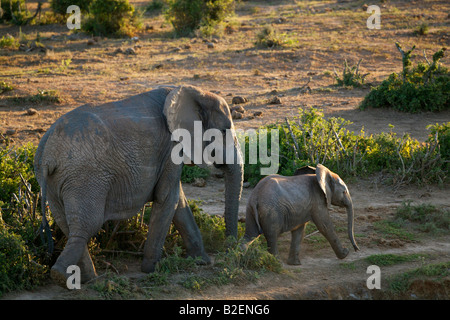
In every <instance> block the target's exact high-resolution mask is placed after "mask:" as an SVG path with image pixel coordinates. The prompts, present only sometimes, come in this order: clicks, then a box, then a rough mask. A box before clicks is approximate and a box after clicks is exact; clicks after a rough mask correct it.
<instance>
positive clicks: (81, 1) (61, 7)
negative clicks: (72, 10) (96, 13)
mask: <svg viewBox="0 0 450 320" xmlns="http://www.w3.org/2000/svg"><path fill="white" fill-rule="evenodd" d="M92 1H93V0H51V2H50V8H51V9H52V11H53V13H56V14H60V15H63V16H65V15H66V14H67V8H68V7H69V6H71V5H76V6H78V7H79V8H80V11H81V12H84V13H87V12H89V6H90V5H91V3H92Z"/></svg>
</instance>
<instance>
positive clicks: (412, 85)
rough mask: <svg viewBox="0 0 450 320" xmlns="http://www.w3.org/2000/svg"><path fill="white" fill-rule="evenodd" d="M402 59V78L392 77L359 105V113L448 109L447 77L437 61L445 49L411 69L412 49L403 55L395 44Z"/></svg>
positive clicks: (449, 87) (449, 83)
mask: <svg viewBox="0 0 450 320" xmlns="http://www.w3.org/2000/svg"><path fill="white" fill-rule="evenodd" d="M396 45H397V48H398V49H399V51H400V53H401V55H402V63H403V71H402V74H397V73H392V74H391V75H390V76H389V77H388V78H387V79H386V80H384V81H383V82H382V83H381V84H380V85H379V86H378V87H375V88H372V91H371V92H370V93H369V94H368V95H367V96H366V97H365V98H364V100H363V101H362V102H361V105H360V108H361V109H362V110H364V109H366V108H369V107H372V108H394V109H397V110H399V111H405V112H411V113H417V112H421V111H441V110H446V109H449V108H450V73H449V71H448V69H447V68H446V67H443V66H441V65H440V63H439V61H440V59H442V58H443V57H444V53H445V50H446V48H442V49H441V50H439V51H437V52H436V53H434V54H433V61H432V62H430V61H428V59H426V57H425V59H426V63H422V62H420V63H418V64H417V66H415V67H413V68H411V65H412V62H411V54H412V51H413V50H414V49H415V46H413V47H412V48H411V49H410V50H408V51H406V52H405V51H404V50H403V49H402V47H401V46H400V45H399V44H398V43H396Z"/></svg>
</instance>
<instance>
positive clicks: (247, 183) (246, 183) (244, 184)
mask: <svg viewBox="0 0 450 320" xmlns="http://www.w3.org/2000/svg"><path fill="white" fill-rule="evenodd" d="M242 187H244V188H250V182H248V181H245V182H244V183H243V184H242Z"/></svg>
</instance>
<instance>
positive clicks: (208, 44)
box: [206, 42, 216, 49]
mask: <svg viewBox="0 0 450 320" xmlns="http://www.w3.org/2000/svg"><path fill="white" fill-rule="evenodd" d="M206 46H207V47H208V49H214V48H215V47H216V46H215V45H214V43H212V42H207V43H206Z"/></svg>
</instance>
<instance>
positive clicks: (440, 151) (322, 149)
mask: <svg viewBox="0 0 450 320" xmlns="http://www.w3.org/2000/svg"><path fill="white" fill-rule="evenodd" d="M286 121H287V122H286V123H279V124H276V125H269V126H266V127H265V128H266V129H267V130H268V132H270V130H271V129H276V130H278V132H279V149H280V150H279V152H280V156H279V170H278V173H279V174H281V175H292V174H293V173H294V171H295V169H296V168H298V167H301V166H305V165H311V166H316V165H317V164H318V163H322V164H324V165H325V166H327V167H328V168H330V169H331V170H333V171H335V172H337V173H338V174H339V175H341V176H342V177H350V176H368V175H370V174H374V173H377V172H384V173H385V175H384V176H385V177H386V178H387V179H389V180H390V182H391V183H393V184H408V183H436V182H437V183H445V181H446V180H447V179H448V170H447V168H448V162H449V160H450V158H449V154H448V139H449V138H448V136H449V133H448V132H449V131H450V129H449V124H442V125H436V126H428V127H427V128H428V129H429V130H430V131H431V132H434V133H435V132H438V138H437V139H436V138H435V137H436V135H435V134H432V135H431V136H430V139H429V140H428V141H426V142H425V143H420V142H419V141H417V140H415V139H413V138H411V137H410V136H409V135H407V134H404V135H402V136H401V137H399V136H397V134H396V133H394V132H392V131H390V132H388V133H385V132H383V133H380V134H376V135H370V136H367V135H366V134H365V133H364V131H363V130H361V132H360V133H359V134H356V133H354V132H353V131H350V130H348V129H347V128H346V127H347V126H348V125H349V124H350V122H349V121H346V120H345V119H343V118H335V117H330V118H328V119H325V118H324V115H323V113H322V112H321V111H319V110H317V109H315V108H311V109H310V110H309V111H303V110H300V113H299V116H298V117H296V118H294V119H293V120H286ZM240 139H241V140H242V138H240ZM270 140H271V139H270V137H268V138H267V141H270ZM243 144H244V145H245V157H248V153H249V139H248V137H247V138H246V139H245V142H243ZM268 153H269V154H270V148H269V151H268ZM261 167H262V165H261V163H259V162H258V163H257V164H249V161H248V160H247V159H246V160H245V164H244V179H245V180H246V181H248V182H250V183H251V184H252V185H255V184H256V183H257V182H258V181H259V180H260V179H261V178H262V177H263V176H261V174H260V169H261Z"/></svg>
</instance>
